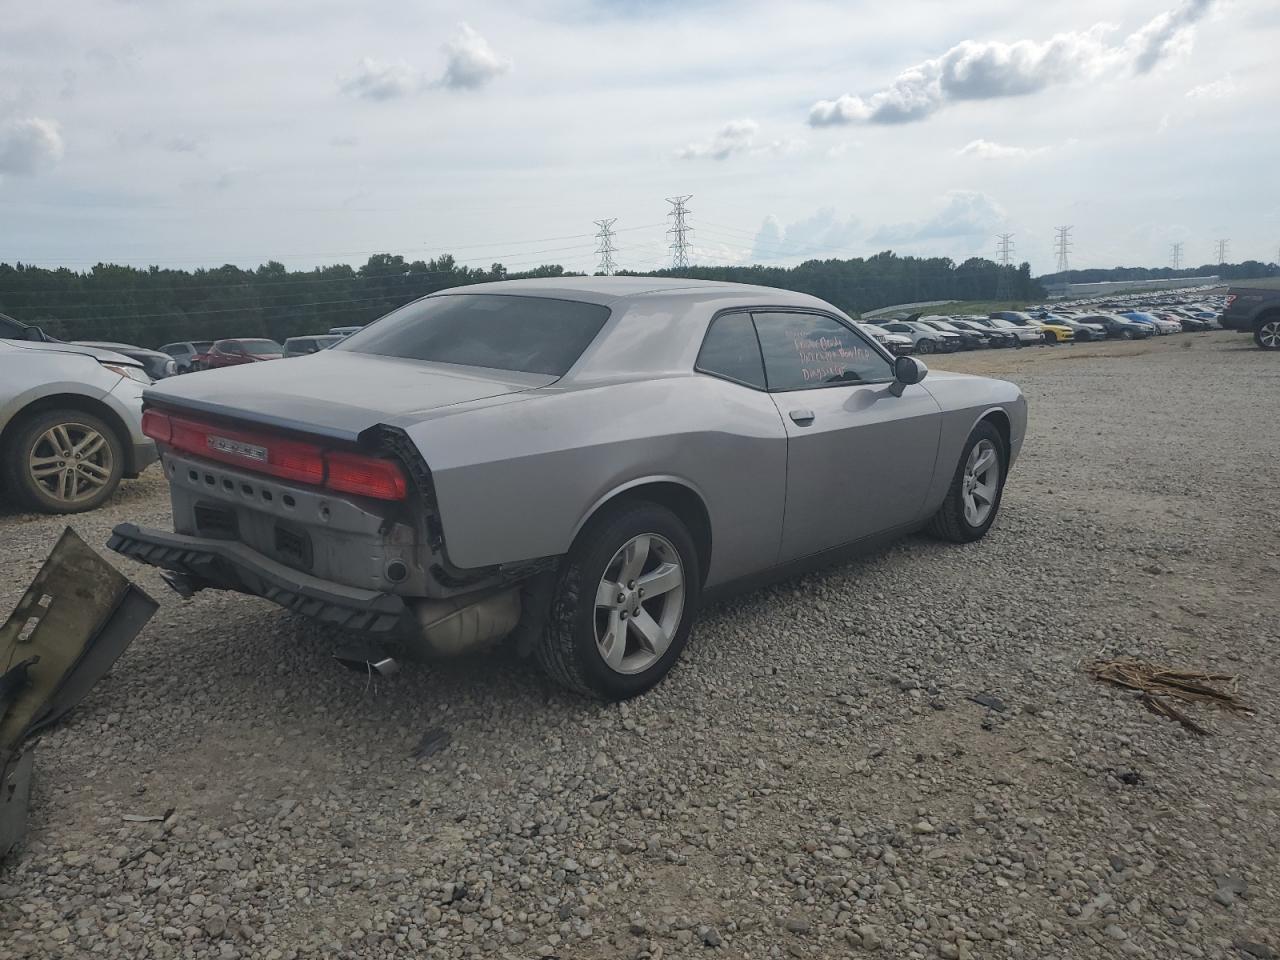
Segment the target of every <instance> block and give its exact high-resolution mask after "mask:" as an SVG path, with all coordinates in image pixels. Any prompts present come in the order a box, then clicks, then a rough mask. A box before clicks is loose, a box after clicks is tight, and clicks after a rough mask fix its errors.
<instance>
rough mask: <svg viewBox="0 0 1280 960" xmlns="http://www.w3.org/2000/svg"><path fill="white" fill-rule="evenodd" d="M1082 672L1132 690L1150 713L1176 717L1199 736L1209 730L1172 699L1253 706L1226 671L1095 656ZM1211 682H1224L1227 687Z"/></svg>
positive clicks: (1236, 707) (1245, 710)
mask: <svg viewBox="0 0 1280 960" xmlns="http://www.w3.org/2000/svg"><path fill="white" fill-rule="evenodd" d="M1085 672H1086V673H1087V674H1089V676H1091V677H1093V679H1095V680H1099V681H1101V682H1103V683H1109V684H1111V685H1112V686H1116V687H1123V688H1124V689H1126V690H1136V691H1137V692H1138V694H1139V697H1138V699H1139V701H1141V703H1142V705H1143V706H1144V707H1146V708H1147V709H1148V710H1150V711H1151V712H1152V713H1154V714H1156V715H1157V716H1161V717H1167V718H1169V719H1170V720H1176V721H1178V723H1180V724H1182V725H1183V726H1184V727H1186V728H1187V729H1188V730H1190V731H1192V732H1193V733H1198V734H1200V735H1201V736H1207V735H1208V734H1209V730H1208V729H1206V728H1205V727H1203V726H1201V725H1200V724H1199V723H1197V722H1196V721H1195V720H1193V719H1191V717H1189V716H1187V715H1186V714H1185V713H1183V712H1182V711H1181V710H1179V709H1178V708H1177V707H1176V706H1174V705H1173V703H1172V699H1178V700H1183V701H1186V702H1188V703H1214V704H1217V705H1218V706H1220V707H1224V708H1226V709H1228V710H1232V711H1235V712H1238V713H1250V714H1251V713H1253V708H1252V707H1250V706H1249V705H1248V704H1246V703H1245V702H1244V701H1242V700H1241V699H1240V698H1239V697H1237V696H1236V693H1235V688H1236V677H1235V676H1234V675H1233V674H1229V673H1205V672H1203V671H1200V670H1176V669H1173V668H1171V667H1163V666H1159V665H1157V664H1154V663H1149V662H1147V661H1145V660H1134V659H1117V660H1095V661H1093V662H1092V663H1090V664H1088V665H1087V666H1086V667H1085ZM1215 684H1227V685H1228V687H1229V688H1228V689H1222V688H1221V687H1219V686H1215Z"/></svg>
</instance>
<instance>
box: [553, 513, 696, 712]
mask: <svg viewBox="0 0 1280 960" xmlns="http://www.w3.org/2000/svg"><path fill="white" fill-rule="evenodd" d="M641 542H643V551H644V556H640V549H641V548H640V547H639V546H635V549H634V550H633V545H637V544H639V543H641ZM628 551H631V552H628ZM633 557H638V558H639V559H638V560H636V564H638V572H637V571H636V570H631V569H629V568H628V566H627V565H628V564H629V563H630V562H631V560H632V558H633ZM700 571H701V567H700V566H699V563H698V551H697V548H696V546H695V545H694V542H693V537H692V536H691V535H690V533H689V531H688V529H687V528H686V527H685V525H684V524H683V523H682V522H681V521H680V519H679V518H678V517H677V516H676V515H675V514H674V513H672V512H671V511H670V510H668V509H667V508H666V507H663V506H659V505H658V504H656V503H650V502H648V501H637V502H631V503H625V504H622V505H619V506H618V507H616V508H612V509H610V508H606V510H605V511H603V512H602V513H600V514H599V515H597V516H596V517H593V518H592V519H591V520H590V521H589V522H588V523H587V525H586V526H585V527H583V528H582V531H581V532H580V533H579V534H578V536H577V538H576V539H575V540H574V542H573V546H572V547H570V548H569V553H568V554H567V555H566V556H565V559H564V561H563V563H562V564H561V567H560V573H559V576H558V579H557V582H556V587H555V591H554V594H553V596H552V599H551V612H550V615H549V617H548V619H547V626H546V629H545V630H544V631H543V634H542V637H541V638H540V640H539V643H538V647H537V657H538V662H539V664H540V665H541V667H542V669H543V670H544V671H545V672H546V674H547V675H548V676H549V677H550V678H551V679H553V680H555V681H556V682H557V683H560V684H562V685H563V686H565V687H568V688H569V689H570V690H573V691H575V692H577V693H581V694H584V695H585V696H589V697H596V698H598V699H601V700H625V699H628V698H629V697H634V696H636V695H637V694H640V693H643V692H644V691H646V690H648V689H649V688H650V687H652V686H654V685H655V684H656V683H658V681H660V680H661V679H662V678H663V677H664V676H666V674H667V672H668V671H669V670H670V669H671V667H672V665H673V664H674V663H675V662H676V660H677V659H679V657H680V653H681V651H682V650H683V649H684V646H685V643H686V642H687V641H688V639H689V631H690V630H691V629H692V628H693V623H694V620H695V619H696V617H697V612H698V604H699V600H700V599H701V592H702V578H701V573H700ZM614 577H616V578H617V580H616V582H615V580H614V579H612V578H614ZM646 582H648V583H649V584H651V589H650V595H649V596H648V597H645V596H644V594H643V584H644V583H646ZM606 585H608V586H609V587H611V589H610V588H607V586H606ZM677 591H679V593H678V595H677ZM605 594H608V596H605ZM615 594H616V596H618V597H625V598H626V601H625V603H624V602H622V601H618V602H617V603H616V604H615V603H614V600H613V597H614V596H615ZM668 604H677V605H678V610H675V611H674V616H673V614H672V611H671V610H669V609H668V606H667V605H668ZM654 636H661V637H662V641H661V642H665V643H666V646H665V648H661V642H659V643H654V642H653V640H652V638H653V637H654ZM619 644H620V646H619Z"/></svg>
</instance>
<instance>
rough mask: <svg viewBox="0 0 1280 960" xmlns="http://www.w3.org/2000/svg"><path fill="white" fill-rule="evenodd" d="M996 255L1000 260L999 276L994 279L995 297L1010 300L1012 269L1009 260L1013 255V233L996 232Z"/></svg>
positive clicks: (1011, 295) (1011, 296)
mask: <svg viewBox="0 0 1280 960" xmlns="http://www.w3.org/2000/svg"><path fill="white" fill-rule="evenodd" d="M996 239H997V241H998V242H997V243H996V256H997V257H998V258H999V260H1000V276H999V277H998V278H997V280H996V299H997V300H1011V299H1013V287H1012V285H1011V284H1010V282H1009V273H1010V271H1011V270H1012V269H1013V266H1012V263H1011V260H1012V257H1013V234H1012V233H999V234H996Z"/></svg>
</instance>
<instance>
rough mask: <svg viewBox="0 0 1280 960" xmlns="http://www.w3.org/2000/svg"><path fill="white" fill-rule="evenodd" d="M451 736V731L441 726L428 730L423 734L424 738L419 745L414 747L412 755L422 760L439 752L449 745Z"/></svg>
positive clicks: (415, 758)
mask: <svg viewBox="0 0 1280 960" xmlns="http://www.w3.org/2000/svg"><path fill="white" fill-rule="evenodd" d="M450 739H451V737H450V736H449V731H448V730H444V729H442V728H440V727H435V728H433V729H431V730H428V731H427V732H426V733H424V734H423V735H422V739H421V740H419V741H418V745H417V746H416V747H415V748H414V750H413V753H412V754H410V756H411V757H412V758H413V759H414V760H422V759H425V758H426V757H429V756H431V755H432V754H436V753H439V752H440V751H441V750H443V749H444V748H445V747H447V746H448V745H449V741H450Z"/></svg>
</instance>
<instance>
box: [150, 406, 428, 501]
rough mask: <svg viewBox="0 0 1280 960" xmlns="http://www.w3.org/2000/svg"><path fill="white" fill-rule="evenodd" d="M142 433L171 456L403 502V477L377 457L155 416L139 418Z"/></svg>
mask: <svg viewBox="0 0 1280 960" xmlns="http://www.w3.org/2000/svg"><path fill="white" fill-rule="evenodd" d="M142 432H143V433H145V434H146V435H147V436H148V437H151V438H152V439H153V440H156V441H158V442H160V443H164V444H167V445H169V446H170V447H172V448H173V449H175V450H181V451H184V452H186V453H193V454H195V455H196V456H199V457H204V458H206V459H209V460H217V461H218V462H220V463H227V464H231V465H232V466H236V467H241V468H243V469H245V470H251V471H253V472H255V473H265V474H267V475H269V476H273V477H279V478H280V479H282V480H294V481H297V482H299V483H305V484H309V485H311V486H317V487H326V488H328V489H330V490H334V491H336V492H342V493H354V494H357V495H359V496H362V497H374V498H376V499H378V500H403V499H404V498H405V497H406V496H407V495H408V483H407V481H406V480H405V476H404V471H403V470H401V469H400V466H399V465H398V464H396V463H395V462H394V461H392V460H387V459H385V458H383V457H370V456H366V455H365V454H359V453H346V452H344V451H339V450H326V449H324V448H323V447H321V446H320V445H319V444H315V443H308V442H306V441H302V440H290V439H288V438H286V437H280V436H276V435H274V434H270V433H260V432H257V431H252V430H240V429H232V428H230V427H223V426H219V425H218V424H212V423H202V422H200V421H198V420H188V419H187V418H185V417H175V416H171V415H169V414H167V413H163V412H161V411H159V410H147V411H146V412H145V413H143V415H142Z"/></svg>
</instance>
